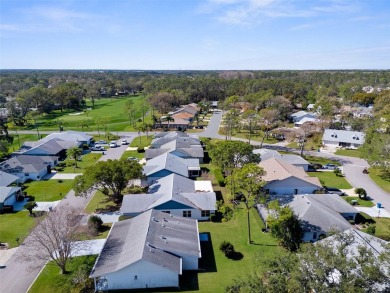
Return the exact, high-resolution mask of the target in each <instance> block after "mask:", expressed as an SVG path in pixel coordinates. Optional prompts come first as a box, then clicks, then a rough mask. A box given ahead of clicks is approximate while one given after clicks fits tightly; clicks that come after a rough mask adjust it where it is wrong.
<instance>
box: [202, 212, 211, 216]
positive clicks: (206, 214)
mask: <svg viewBox="0 0 390 293" xmlns="http://www.w3.org/2000/svg"><path fill="white" fill-rule="evenodd" d="M202 217H210V211H202Z"/></svg>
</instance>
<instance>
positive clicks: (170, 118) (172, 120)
mask: <svg viewBox="0 0 390 293" xmlns="http://www.w3.org/2000/svg"><path fill="white" fill-rule="evenodd" d="M165 121H167V122H168V129H169V122H174V121H175V119H173V117H172V116H171V115H170V114H168V115H167V116H165Z"/></svg>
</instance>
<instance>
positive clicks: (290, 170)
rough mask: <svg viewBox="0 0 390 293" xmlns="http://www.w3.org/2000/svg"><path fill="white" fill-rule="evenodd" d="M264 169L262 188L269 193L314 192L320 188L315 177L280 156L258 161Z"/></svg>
mask: <svg viewBox="0 0 390 293" xmlns="http://www.w3.org/2000/svg"><path fill="white" fill-rule="evenodd" d="M259 166H260V167H262V168H263V169H264V171H266V175H265V176H263V180H264V181H266V182H267V183H266V185H265V186H264V187H263V189H264V190H265V191H266V192H267V193H269V194H271V195H291V194H301V193H314V191H316V190H319V189H321V188H322V186H321V183H320V181H319V180H318V178H317V177H310V176H308V175H307V174H306V172H305V171H304V170H303V168H300V167H295V166H293V165H291V164H289V163H287V162H285V161H283V160H282V159H280V158H270V159H268V160H265V161H262V162H260V163H259Z"/></svg>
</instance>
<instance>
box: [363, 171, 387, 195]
mask: <svg viewBox="0 0 390 293" xmlns="http://www.w3.org/2000/svg"><path fill="white" fill-rule="evenodd" d="M368 172H369V173H368V175H370V178H371V179H372V181H374V182H375V183H376V184H377V185H378V186H379V187H380V188H382V189H383V190H385V191H387V192H390V178H389V175H388V174H386V173H385V172H383V171H382V170H381V169H380V168H374V167H371V168H369V169H368Z"/></svg>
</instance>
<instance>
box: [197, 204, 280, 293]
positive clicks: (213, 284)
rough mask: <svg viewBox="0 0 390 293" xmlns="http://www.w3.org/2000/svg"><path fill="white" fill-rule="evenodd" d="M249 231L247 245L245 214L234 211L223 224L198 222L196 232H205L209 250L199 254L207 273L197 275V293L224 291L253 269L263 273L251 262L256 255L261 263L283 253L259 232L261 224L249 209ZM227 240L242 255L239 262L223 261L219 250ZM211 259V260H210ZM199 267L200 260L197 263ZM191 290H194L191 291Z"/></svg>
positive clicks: (253, 211) (266, 235)
mask: <svg viewBox="0 0 390 293" xmlns="http://www.w3.org/2000/svg"><path fill="white" fill-rule="evenodd" d="M250 216H251V229H252V240H253V242H254V243H253V244H252V245H250V244H248V235H247V234H248V230H247V224H246V212H245V210H243V209H238V210H237V212H236V213H235V216H234V218H233V219H232V220H231V221H229V222H226V223H213V222H200V223H199V231H200V232H209V233H210V236H211V242H212V246H213V249H212V251H202V255H203V256H204V257H205V258H206V259H205V260H206V268H207V269H208V270H209V271H206V272H204V273H199V274H198V283H199V292H224V289H225V287H226V286H227V285H229V284H231V283H232V281H233V280H234V279H237V278H239V277H240V276H243V275H246V274H247V273H250V272H252V271H253V270H254V269H257V270H260V271H261V270H265V269H266V268H265V267H260V268H259V267H258V265H259V263H257V265H256V264H255V263H254V259H255V257H256V256H259V257H260V264H261V263H263V262H261V260H265V259H267V258H272V257H274V256H276V255H279V254H283V253H285V251H284V250H283V249H282V248H281V247H279V246H278V245H277V242H276V240H275V239H274V238H273V237H272V236H271V235H270V234H269V233H263V232H262V231H261V228H263V224H262V222H261V220H260V217H259V215H258V214H257V212H256V211H255V210H254V209H252V210H251V214H250ZM224 240H226V241H229V242H231V243H232V244H233V246H234V248H235V250H236V251H237V252H240V253H242V254H243V256H244V257H243V258H242V259H241V260H231V259H228V258H226V257H225V256H224V255H223V254H222V252H221V251H220V250H219V244H220V243H221V242H222V241H224ZM213 258H214V259H213ZM201 265H202V261H201ZM194 291H195V290H194Z"/></svg>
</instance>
